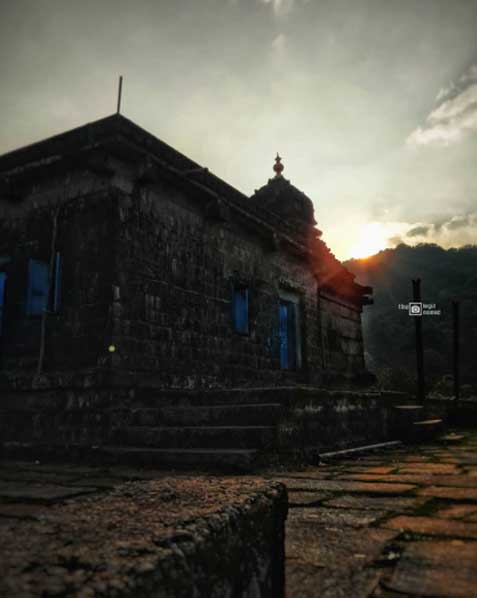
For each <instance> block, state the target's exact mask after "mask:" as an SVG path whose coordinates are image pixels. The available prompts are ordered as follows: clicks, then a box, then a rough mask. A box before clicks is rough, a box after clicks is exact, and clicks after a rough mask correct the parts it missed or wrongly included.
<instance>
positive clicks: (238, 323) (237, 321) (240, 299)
mask: <svg viewBox="0 0 477 598" xmlns="http://www.w3.org/2000/svg"><path fill="white" fill-rule="evenodd" d="M233 310H234V313H233V316H234V328H235V331H236V332H238V333H240V334H248V289H247V287H235V288H234V294H233Z"/></svg>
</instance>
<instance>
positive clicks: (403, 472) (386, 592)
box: [0, 432, 477, 598]
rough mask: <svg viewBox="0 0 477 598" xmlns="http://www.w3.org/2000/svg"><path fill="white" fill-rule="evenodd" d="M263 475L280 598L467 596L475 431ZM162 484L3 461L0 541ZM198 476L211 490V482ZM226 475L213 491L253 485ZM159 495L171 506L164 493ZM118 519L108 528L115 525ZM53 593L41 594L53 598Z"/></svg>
mask: <svg viewBox="0 0 477 598" xmlns="http://www.w3.org/2000/svg"><path fill="white" fill-rule="evenodd" d="M184 475H186V474H185V473H183V474H181V476H184ZM198 475H199V474H198V473H197V472H196V473H195V476H198ZM265 475H266V476H267V477H269V478H272V479H273V480H276V481H281V482H283V483H285V484H286V486H287V487H288V493H289V505H290V511H289V515H288V521H287V533H286V555H287V571H286V584H287V598H298V597H300V598H311V597H313V598H316V597H318V596H319V597H320V598H327V597H329V598H341V597H343V598H344V597H346V598H361V597H362V598H365V597H366V598H405V597H406V596H407V597H408V598H409V597H415V596H428V597H433V598H439V597H440V598H444V597H445V598H471V597H476V598H477V433H470V432H465V437H464V439H463V440H461V441H458V442H455V441H453V442H450V441H449V442H447V443H445V442H436V443H434V444H427V445H421V446H419V447H406V446H402V447H400V448H397V449H393V450H387V451H380V452H379V453H373V454H368V455H366V456H364V457H361V458H354V459H348V460H341V461H336V462H330V463H328V464H322V465H320V466H317V467H309V468H304V469H294V470H286V471H285V470H283V471H273V472H270V471H268V472H265ZM166 476H169V480H170V479H171V477H170V476H171V472H157V471H152V470H142V471H138V470H137V469H125V468H118V467H112V468H105V469H99V468H94V467H79V466H72V465H58V464H55V465H50V464H34V463H24V462H23V463H20V462H17V463H13V462H8V463H3V464H1V465H0V536H1V537H3V538H5V537H6V536H7V534H8V533H9V532H8V530H10V532H11V529H12V526H15V525H17V524H18V523H21V524H22V525H26V524H28V525H29V522H30V523H31V522H37V523H39V524H40V525H41V526H43V527H44V530H43V531H44V533H45V534H46V535H45V539H48V538H49V536H48V533H49V531H48V529H49V527H48V526H49V523H48V518H49V513H51V512H52V509H53V510H54V509H60V508H61V509H67V510H75V509H76V507H75V505H78V504H80V503H82V502H83V503H85V504H88V501H91V500H93V501H94V502H96V500H99V498H100V497H106V496H111V495H112V497H113V499H114V500H116V499H117V497H118V496H119V498H120V500H121V501H125V502H124V505H123V506H124V509H125V508H126V507H127V502H128V500H129V499H128V497H129V498H130V497H131V496H132V495H134V493H136V494H137V493H138V492H139V495H140V496H141V497H142V496H143V489H142V488H143V485H144V484H147V483H148V481H151V480H152V481H154V482H155V481H161V480H167V478H166ZM176 477H180V476H176ZM203 479H204V480H208V481H210V480H211V482H210V483H211V484H214V483H215V482H214V481H213V480H214V477H213V476H210V475H209V476H207V475H205V474H204V475H203ZM226 479H227V480H228V482H223V480H224V478H221V479H220V478H217V483H218V484H219V486H220V491H221V492H224V491H225V490H224V488H225V489H226V486H227V484H228V483H231V484H232V485H233V484H235V483H236V482H239V481H240V480H242V482H241V483H246V484H252V485H253V480H255V479H256V480H257V482H258V478H253V477H252V476H247V477H241V476H228V477H227V478H226ZM220 480H222V481H220ZM224 484H225V486H224ZM131 492H132V495H131ZM187 492H189V490H187ZM118 493H119V494H118ZM189 493H190V492H189ZM164 496H165V498H166V499H167V509H168V510H171V509H173V506H174V504H175V503H174V501H175V495H174V490H173V489H172V488H171V491H170V493H169V494H167V493H166V495H164ZM146 498H147V497H146ZM215 499H216V497H215V498H214V496H213V495H208V494H207V493H206V495H205V496H204V495H202V498H201V499H200V496H199V495H197V496H196V495H194V494H193V493H192V494H190V501H189V504H188V509H191V508H192V509H195V508H198V509H199V511H202V512H203V510H204V509H205V511H210V509H213V508H215V507H216V502H217V501H216V500H215ZM89 504H91V502H90V503H89ZM146 506H147V505H146ZM141 509H142V507H141ZM120 510H122V509H120ZM83 515H84V513H83V514H82V518H81V525H82V526H86V527H87V525H88V517H87V516H86V518H85V517H84V516H83ZM174 516H176V517H180V516H182V515H181V513H180V512H178V513H175V515H174ZM126 520H127V519H126ZM159 520H160V519H159ZM159 520H158V521H159ZM122 521H123V520H122V519H121V518H119V519H118V520H117V521H115V522H114V523H115V525H116V526H117V527H118V526H119V528H121V526H122V525H123V523H121V522H122ZM70 523H71V522H70ZM139 524H140V522H139V523H138V525H137V526H136V528H137V529H135V531H136V532H137V531H138V529H142V528H141V527H140V525H139ZM72 525H73V526H76V525H77V522H75V521H74V520H73V523H72ZM78 525H79V524H78ZM141 525H142V524H141ZM138 526H139V527H138ZM144 528H147V524H144ZM78 529H79V528H78ZM50 531H51V530H50ZM48 541H50V540H48ZM0 544H1V542H0ZM3 549H4V550H5V549H7V548H6V546H5V544H4V545H3ZM28 549H29V548H28V546H25V550H26V551H28ZM26 558H27V552H25V559H26ZM118 562H119V561H118ZM121 563H122V561H121ZM121 563H120V564H121ZM1 565H2V564H1V563H0V569H1ZM118 566H119V565H118ZM121 566H122V565H121ZM70 573H71V574H73V573H72V572H69V573H68V574H70ZM0 577H1V575H0ZM70 581H71V580H70ZM76 581H77V582H78V584H79V586H81V580H80V579H78V580H76ZM55 587H56V586H55ZM55 587H52V588H50V589H51V592H50V593H47V594H44V595H45V596H46V595H48V596H49V595H52V596H53V595H55V593H54V592H55V591H56V590H58V592H57V594H56V595H64V594H62V593H61V587H60V586H58V587H57V588H56V590H55ZM0 593H1V592H0ZM18 595H19V594H18ZM38 595H39V594H38ZM75 595H76V594H75ZM77 595H78V596H80V595H81V596H82V594H81V593H78V594H77ZM84 595H85V596H87V595H88V596H89V595H90V594H84ZM95 595H96V594H95ZM98 595H105V596H109V595H112V594H109V593H106V594H104V593H103V594H98Z"/></svg>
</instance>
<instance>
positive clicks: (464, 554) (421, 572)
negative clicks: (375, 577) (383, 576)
mask: <svg viewBox="0 0 477 598" xmlns="http://www.w3.org/2000/svg"><path fill="white" fill-rule="evenodd" d="M386 585H387V587H389V588H390V589H391V590H395V591H397V592H402V593H404V594H406V595H407V594H410V595H412V596H414V595H418V596H429V597H430V596H432V597H433V598H434V597H435V598H449V597H450V596H452V597H453V598H454V597H455V598H475V597H476V596H477V544H476V543H475V542H470V543H461V544H459V545H458V546H456V545H455V544H452V543H451V542H449V541H447V542H415V543H412V544H410V545H409V546H407V547H406V549H405V550H404V553H403V555H402V556H401V559H400V560H399V563H398V566H397V568H396V570H395V572H394V573H393V575H392V577H391V579H390V581H389V582H387V583H386Z"/></svg>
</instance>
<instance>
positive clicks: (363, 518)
mask: <svg viewBox="0 0 477 598" xmlns="http://www.w3.org/2000/svg"><path fill="white" fill-rule="evenodd" d="M385 513H386V512H385V511H377V510H371V509H368V510H363V511H359V510H357V509H346V510H344V509H329V508H326V507H317V508H302V509H300V508H295V509H292V510H291V511H290V514H289V516H288V519H289V521H290V523H291V524H293V522H295V521H298V522H308V521H309V522H310V523H317V524H321V525H324V526H326V527H332V528H335V527H337V528H340V527H341V526H348V525H349V526H350V527H367V526H369V525H371V524H372V523H375V522H376V521H377V520H378V519H380V518H381V517H383V516H384V515H385Z"/></svg>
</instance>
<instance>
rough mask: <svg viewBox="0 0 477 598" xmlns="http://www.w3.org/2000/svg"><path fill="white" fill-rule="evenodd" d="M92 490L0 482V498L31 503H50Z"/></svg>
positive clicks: (84, 487) (92, 489) (89, 488)
mask: <svg viewBox="0 0 477 598" xmlns="http://www.w3.org/2000/svg"><path fill="white" fill-rule="evenodd" d="M92 492H95V489H94V488H91V487H87V486H79V487H77V488H70V487H67V486H56V485H55V486H48V485H46V484H38V483H35V484H33V483H31V484H26V483H24V482H23V483H19V482H0V498H8V499H20V500H22V501H31V502H51V501H56V500H59V499H66V498H71V497H73V496H81V495H82V494H91V493H92Z"/></svg>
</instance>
